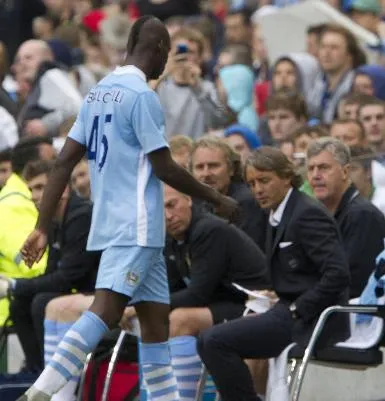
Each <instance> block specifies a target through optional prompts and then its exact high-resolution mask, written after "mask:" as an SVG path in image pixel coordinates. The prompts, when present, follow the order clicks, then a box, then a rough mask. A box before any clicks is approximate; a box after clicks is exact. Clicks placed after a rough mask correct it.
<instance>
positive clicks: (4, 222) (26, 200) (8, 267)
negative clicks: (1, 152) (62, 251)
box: [0, 174, 47, 326]
mask: <svg viewBox="0 0 385 401" xmlns="http://www.w3.org/2000/svg"><path fill="white" fill-rule="evenodd" d="M37 217H38V211H37V209H36V207H35V204H34V203H33V201H32V199H31V192H30V191H29V189H28V187H27V185H26V183H25V182H24V181H23V180H22V179H21V178H20V177H19V176H18V175H17V174H12V175H11V176H10V177H9V179H8V180H7V182H6V184H5V186H4V187H3V188H2V190H1V191H0V274H1V275H4V276H6V277H10V278H32V277H36V276H39V275H41V274H43V273H44V271H45V268H46V265H47V252H46V253H45V255H44V256H43V258H42V259H41V261H40V262H39V263H37V264H35V265H33V266H32V268H31V269H30V268H29V267H28V266H27V265H25V263H24V262H23V260H22V258H21V254H20V249H21V247H22V245H23V243H24V241H25V240H26V238H27V237H28V235H29V234H30V233H31V232H32V230H33V229H34V227H35V224H36V221H37ZM8 315H9V304H8V300H6V299H3V300H1V301H0V326H1V325H2V324H3V323H4V321H5V320H6V318H7V317H8Z"/></svg>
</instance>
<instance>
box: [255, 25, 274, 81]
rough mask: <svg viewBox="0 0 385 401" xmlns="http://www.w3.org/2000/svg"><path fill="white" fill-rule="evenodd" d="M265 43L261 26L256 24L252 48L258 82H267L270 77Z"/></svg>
mask: <svg viewBox="0 0 385 401" xmlns="http://www.w3.org/2000/svg"><path fill="white" fill-rule="evenodd" d="M265 42H266V41H265V37H264V36H263V32H262V29H261V27H260V25H258V24H254V26H253V36H252V40H251V48H252V57H253V69H254V72H255V76H256V80H257V82H264V81H267V80H268V79H269V75H270V71H269V70H270V68H269V59H268V49H267V46H266V43H265Z"/></svg>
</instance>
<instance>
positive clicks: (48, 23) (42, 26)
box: [32, 14, 58, 40]
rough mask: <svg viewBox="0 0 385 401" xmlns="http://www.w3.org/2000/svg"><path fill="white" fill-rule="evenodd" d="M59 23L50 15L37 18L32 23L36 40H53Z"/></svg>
mask: <svg viewBox="0 0 385 401" xmlns="http://www.w3.org/2000/svg"><path fill="white" fill-rule="evenodd" d="M57 23H58V21H57V19H56V18H55V17H53V16H52V15H50V14H45V15H39V16H37V17H35V18H34V19H33V21H32V31H33V36H34V38H35V39H40V40H50V39H52V38H53V36H54V31H55V28H56V25H57Z"/></svg>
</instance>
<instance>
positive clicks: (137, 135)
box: [68, 66, 168, 250]
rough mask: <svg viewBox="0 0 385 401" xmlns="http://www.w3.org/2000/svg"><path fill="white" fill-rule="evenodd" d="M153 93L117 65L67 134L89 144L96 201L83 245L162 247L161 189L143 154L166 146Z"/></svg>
mask: <svg viewBox="0 0 385 401" xmlns="http://www.w3.org/2000/svg"><path fill="white" fill-rule="evenodd" d="M164 128H165V127H164V116H163V111H162V109H161V105H160V102H159V100H158V96H157V94H156V93H155V92H154V91H152V90H151V89H150V88H149V86H148V85H147V82H146V77H145V75H144V73H143V72H142V71H140V70H139V69H138V68H136V67H134V66H125V67H118V68H116V70H115V71H114V72H112V73H110V74H109V75H107V76H106V77H105V78H104V79H102V80H101V81H100V82H99V83H98V84H97V85H96V86H95V87H94V88H93V89H91V90H90V92H89V93H88V95H87V96H86V98H85V99H84V102H83V105H82V108H81V111H80V113H79V115H78V117H77V119H76V122H75V124H74V126H73V127H72V129H71V131H70V133H69V135H68V136H69V137H70V138H72V139H73V140H75V141H77V142H79V143H81V144H82V145H84V146H86V147H87V156H88V163H89V169H90V180H91V193H92V200H93V202H94V208H93V215H92V223H91V229H90V233H89V237H88V245H87V249H89V250H104V249H106V248H109V247H111V246H132V245H134V246H135V245H136V246H147V247H163V246H164V241H165V223H164V212H163V187H162V183H161V181H160V180H159V179H158V178H157V177H156V176H155V174H154V173H153V170H152V167H151V164H150V162H149V160H148V158H147V154H148V153H150V152H152V151H154V150H157V149H160V148H164V147H168V144H167V140H166V138H165V129H164Z"/></svg>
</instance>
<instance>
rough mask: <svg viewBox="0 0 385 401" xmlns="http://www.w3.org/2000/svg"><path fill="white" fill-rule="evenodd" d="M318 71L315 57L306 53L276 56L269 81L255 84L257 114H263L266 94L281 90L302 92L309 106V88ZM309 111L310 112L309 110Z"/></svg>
mask: <svg viewBox="0 0 385 401" xmlns="http://www.w3.org/2000/svg"><path fill="white" fill-rule="evenodd" d="M319 71H320V67H319V63H318V61H317V59H316V58H315V57H314V56H312V55H310V54H308V53H290V54H287V55H283V56H282V57H280V58H278V60H277V61H276V62H275V64H274V66H273V69H272V79H271V81H265V82H263V83H259V84H257V85H256V86H255V99H256V105H257V113H258V115H259V116H262V115H264V114H265V112H266V100H267V98H268V96H269V95H271V94H272V93H275V92H277V91H282V90H285V91H295V92H300V93H303V94H304V96H305V99H306V103H307V105H308V106H310V105H311V99H309V98H308V97H309V94H310V88H311V87H312V83H313V82H314V79H315V77H316V76H317V74H318V73H319ZM309 111H310V114H311V110H309Z"/></svg>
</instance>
